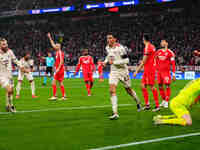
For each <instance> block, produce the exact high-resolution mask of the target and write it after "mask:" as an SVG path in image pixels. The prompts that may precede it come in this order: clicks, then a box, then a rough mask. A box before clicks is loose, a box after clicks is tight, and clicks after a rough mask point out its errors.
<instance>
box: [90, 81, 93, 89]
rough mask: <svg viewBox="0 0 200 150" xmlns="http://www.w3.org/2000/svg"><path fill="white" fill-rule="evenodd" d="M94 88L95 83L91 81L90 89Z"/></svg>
mask: <svg viewBox="0 0 200 150" xmlns="http://www.w3.org/2000/svg"><path fill="white" fill-rule="evenodd" d="M92 87H93V81H90V89H92Z"/></svg>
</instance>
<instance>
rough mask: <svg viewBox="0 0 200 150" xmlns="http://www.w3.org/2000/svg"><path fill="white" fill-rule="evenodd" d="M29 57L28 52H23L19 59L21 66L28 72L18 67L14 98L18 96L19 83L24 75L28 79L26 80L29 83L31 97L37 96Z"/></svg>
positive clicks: (31, 61) (31, 62)
mask: <svg viewBox="0 0 200 150" xmlns="http://www.w3.org/2000/svg"><path fill="white" fill-rule="evenodd" d="M30 57H31V55H30V53H25V54H24V56H23V57H22V58H21V59H20V61H19V62H20V64H21V66H23V67H24V68H25V69H27V70H29V72H28V73H26V72H24V71H23V70H21V69H19V72H18V83H17V86H16V91H17V95H16V99H19V97H20V91H21V84H22V81H23V79H24V76H25V77H26V78H27V79H28V81H29V82H30V84H31V92H32V98H37V96H35V82H34V78H33V74H32V72H33V65H34V64H33V60H32V59H30Z"/></svg>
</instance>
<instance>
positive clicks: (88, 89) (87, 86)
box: [85, 83, 90, 94]
mask: <svg viewBox="0 0 200 150" xmlns="http://www.w3.org/2000/svg"><path fill="white" fill-rule="evenodd" d="M85 86H86V89H87V92H88V94H90V85H89V84H88V83H86V84H85Z"/></svg>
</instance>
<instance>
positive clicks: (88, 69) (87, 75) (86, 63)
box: [74, 49, 95, 96]
mask: <svg viewBox="0 0 200 150" xmlns="http://www.w3.org/2000/svg"><path fill="white" fill-rule="evenodd" d="M82 54H83V56H81V57H80V58H79V62H78V64H77V67H76V71H75V72H74V75H76V74H77V72H79V70H80V67H82V71H83V78H84V81H85V86H86V88H87V91H88V96H91V89H92V86H93V72H94V70H95V65H94V61H93V58H92V57H91V56H90V55H88V49H83V53H82Z"/></svg>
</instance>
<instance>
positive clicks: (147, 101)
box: [142, 88, 149, 105]
mask: <svg viewBox="0 0 200 150" xmlns="http://www.w3.org/2000/svg"><path fill="white" fill-rule="evenodd" d="M142 93H143V96H144V102H145V105H149V94H148V91H147V89H146V88H142Z"/></svg>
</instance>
